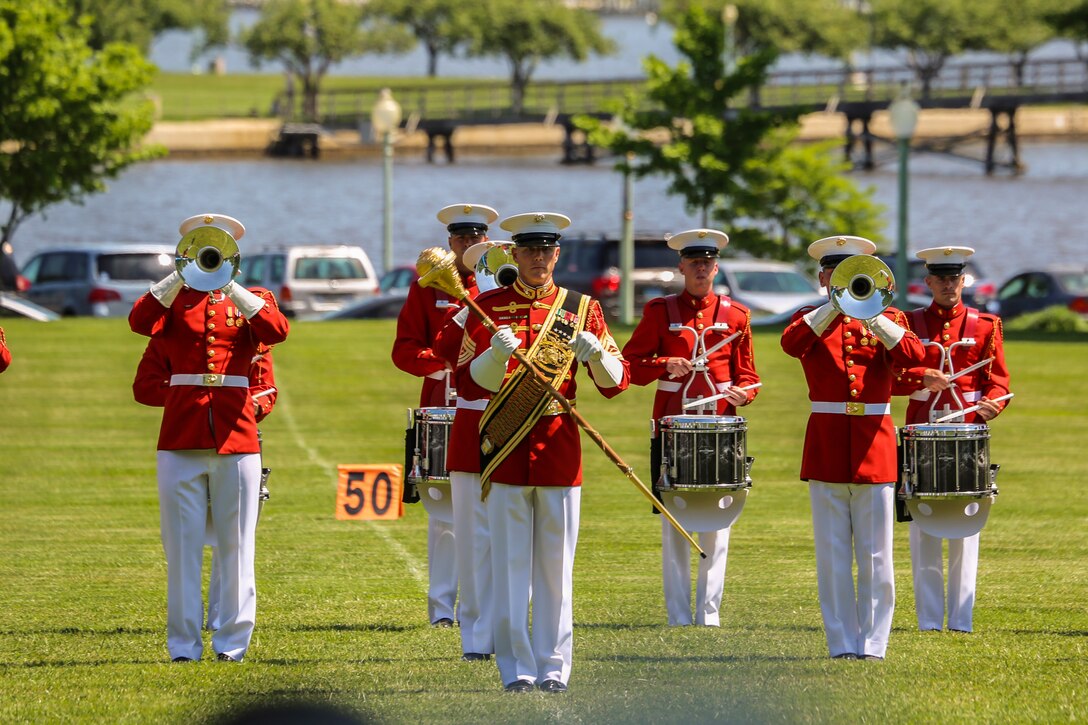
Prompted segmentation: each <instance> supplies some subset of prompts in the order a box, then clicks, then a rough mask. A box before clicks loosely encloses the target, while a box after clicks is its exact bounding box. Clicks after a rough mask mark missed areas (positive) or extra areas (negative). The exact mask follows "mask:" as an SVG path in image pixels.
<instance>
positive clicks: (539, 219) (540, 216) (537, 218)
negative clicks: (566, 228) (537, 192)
mask: <svg viewBox="0 0 1088 725" xmlns="http://www.w3.org/2000/svg"><path fill="white" fill-rule="evenodd" d="M544 219H545V216H544V215H543V214H537V215H536V216H534V217H533V221H534V222H542V221H544Z"/></svg>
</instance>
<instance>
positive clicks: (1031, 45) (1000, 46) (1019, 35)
mask: <svg viewBox="0 0 1088 725" xmlns="http://www.w3.org/2000/svg"><path fill="white" fill-rule="evenodd" d="M1062 4H1064V0H1018V2H1014V3H1004V2H1003V3H1001V4H1000V6H999V7H995V8H994V9H993V18H992V19H991V21H990V23H989V28H988V36H989V38H988V42H987V43H986V44H987V46H988V47H989V49H990V50H996V51H998V52H1000V53H1006V54H1008V55H1009V59H1010V61H1011V62H1012V67H1013V73H1014V75H1015V80H1016V85H1018V86H1022V85H1024V66H1025V65H1026V64H1027V62H1028V54H1029V53H1030V52H1031V51H1033V50H1035V49H1036V48H1038V47H1039V46H1040V45H1043V44H1044V43H1046V42H1047V41H1049V40H1053V39H1054V38H1055V37H1057V32H1056V31H1055V30H1054V28H1053V27H1052V26H1051V25H1050V24H1049V23H1048V22H1047V17H1048V15H1049V14H1050V13H1052V12H1054V11H1056V10H1057V9H1058V8H1059V6H1060V5H1062Z"/></svg>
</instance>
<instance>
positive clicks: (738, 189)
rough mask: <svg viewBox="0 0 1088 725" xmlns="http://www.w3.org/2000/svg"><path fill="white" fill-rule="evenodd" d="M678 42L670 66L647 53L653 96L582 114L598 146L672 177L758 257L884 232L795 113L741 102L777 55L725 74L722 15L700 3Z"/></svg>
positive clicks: (795, 254)
mask: <svg viewBox="0 0 1088 725" xmlns="http://www.w3.org/2000/svg"><path fill="white" fill-rule="evenodd" d="M675 43H676V46H677V48H678V49H679V50H680V52H681V54H682V55H683V56H685V58H686V60H684V61H681V62H680V63H679V64H678V65H677V66H676V67H675V68H670V67H669V66H667V65H666V64H665V63H664V62H662V61H661V60H660V59H658V58H656V57H653V56H650V57H649V58H647V59H646V60H645V61H644V64H645V67H646V70H647V74H648V76H649V78H648V80H647V83H646V88H645V94H644V96H643V97H640V96H637V95H635V94H632V95H630V96H629V97H628V98H627V99H626V101H625V102H624V104H623V106H622V108H619V109H617V112H618V115H617V122H616V123H604V122H601V121H598V120H596V119H594V118H589V117H583V118H580V119H578V124H579V126H580V127H582V128H583V129H585V130H586V131H587V133H588V134H589V137H590V140H591V142H593V143H594V144H596V145H599V146H603V147H605V148H608V149H609V150H610V151H612V152H613V153H615V154H616V155H617V156H618V157H619V158H620V159H621V161H620V162H619V163H618V165H617V169H618V170H620V171H623V172H629V173H633V174H634V175H635V176H636V177H642V176H647V175H650V174H660V175H662V176H665V177H667V178H668V179H669V186H668V190H669V193H671V194H676V195H679V196H681V197H682V198H683V199H684V202H685V205H686V206H687V208H688V210H689V211H690V212H693V213H695V212H701V213H702V216H703V223H704V224H707V223H708V220H709V219H711V218H713V219H714V220H715V221H717V222H720V223H721V224H722V225H723V228H724V229H726V231H727V232H728V233H729V235H730V237H731V239H732V240H733V241H732V244H731V246H732V247H734V248H736V249H740V250H743V251H747V252H750V253H752V254H754V255H757V256H763V257H775V258H779V259H789V260H792V259H798V258H800V257H801V256H803V254H804V250H805V244H807V242H809V241H811V240H812V239H814V238H816V237H817V236H827V234H833V233H843V232H849V233H858V234H867V235H872V236H876V235H877V233H878V231H879V229H878V225H879V222H878V218H877V217H878V212H879V210H878V209H877V208H876V207H875V206H873V205H872V203H871V202H870V200H869V198H868V194H867V193H862V192H859V191H858V190H857V189H856V188H854V186H853V185H852V184H851V182H850V181H849V180H848V179H845V178H842V177H841V176H840V175H839V172H840V171H842V169H843V164H842V163H841V162H836V161H833V160H832V158H831V156H830V155H829V154H828V153H826V149H824V148H805V147H798V146H795V145H793V144H792V143H791V142H792V141H793V140H794V139H795V137H796V132H797V115H798V114H797V112H786V111H775V112H772V111H767V110H760V109H758V108H751V107H743V106H740V105H739V104H738V101H737V99H739V98H742V97H743V96H744V95H745V94H746V93H747V92H748V91H749V90H750V89H751V88H752V87H757V86H758V85H760V84H761V83H762V82H763V80H764V78H765V77H766V72H767V68H768V67H769V66H770V65H771V63H773V62H774V60H775V57H776V56H775V54H774V52H773V51H770V50H763V51H759V52H757V53H755V54H753V55H749V56H746V57H743V58H741V59H740V60H739V62H738V63H737V66H736V68H735V69H733V70H730V71H728V72H727V71H726V70H725V67H724V63H723V59H722V50H723V43H724V40H723V33H722V20H721V16H720V15H719V14H710V13H708V12H707V11H706V10H705V9H703V8H702V7H700V6H693V7H691V8H689V9H688V11H687V12H686V13H685V14H684V15H683V16H681V17H680V18H678V19H677V30H676V37H675ZM825 232H826V234H825Z"/></svg>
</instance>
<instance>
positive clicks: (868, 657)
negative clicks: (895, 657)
mask: <svg viewBox="0 0 1088 725" xmlns="http://www.w3.org/2000/svg"><path fill="white" fill-rule="evenodd" d="M859 659H863V660H879V661H880V662H883V661H884V658H883V657H881V656H880V655H862V656H861V657H860V658H859Z"/></svg>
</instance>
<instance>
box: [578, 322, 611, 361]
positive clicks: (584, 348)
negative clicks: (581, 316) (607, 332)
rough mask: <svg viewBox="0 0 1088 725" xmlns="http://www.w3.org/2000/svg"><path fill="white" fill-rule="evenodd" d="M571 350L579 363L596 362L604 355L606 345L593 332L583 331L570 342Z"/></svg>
mask: <svg viewBox="0 0 1088 725" xmlns="http://www.w3.org/2000/svg"><path fill="white" fill-rule="evenodd" d="M570 349H571V350H574V357H575V358H577V359H578V362H591V361H592V362H596V361H597V360H600V359H601V356H602V355H603V354H604V345H602V344H601V341H600V340H598V339H597V336H596V335H594V334H593V333H592V332H586V331H584V330H583V331H582V332H579V333H578V334H577V335H575V336H574V339H573V340H571V341H570Z"/></svg>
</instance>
